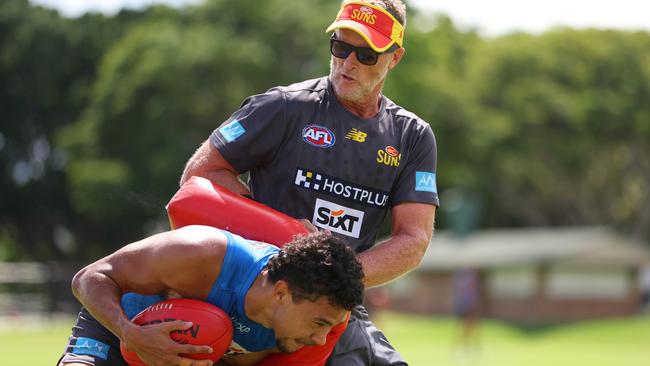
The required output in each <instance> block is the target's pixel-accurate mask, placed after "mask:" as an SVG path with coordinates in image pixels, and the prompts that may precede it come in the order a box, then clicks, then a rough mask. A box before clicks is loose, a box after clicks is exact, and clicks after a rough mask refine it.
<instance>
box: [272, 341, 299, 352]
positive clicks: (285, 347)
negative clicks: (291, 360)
mask: <svg viewBox="0 0 650 366" xmlns="http://www.w3.org/2000/svg"><path fill="white" fill-rule="evenodd" d="M304 346H305V345H304V344H292V345H287V344H286V342H281V341H276V347H277V348H278V349H279V350H280V352H282V353H291V352H296V351H297V350H299V349H301V348H302V347H304Z"/></svg>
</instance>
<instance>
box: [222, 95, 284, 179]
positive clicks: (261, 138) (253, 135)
mask: <svg viewBox="0 0 650 366" xmlns="http://www.w3.org/2000/svg"><path fill="white" fill-rule="evenodd" d="M284 106H285V100H284V94H283V93H282V92H281V91H278V90H273V91H269V92H267V93H265V94H260V95H255V96H251V97H249V98H247V99H246V100H244V102H243V103H242V105H241V106H240V108H239V109H238V110H237V111H236V112H235V113H233V114H232V115H231V116H230V118H228V119H227V120H226V121H225V122H224V123H223V124H222V125H221V126H219V127H218V128H217V129H216V130H214V131H213V132H212V134H211V135H210V142H211V143H212V144H213V145H214V147H216V148H217V150H218V151H219V153H221V155H222V156H223V157H224V158H225V159H226V161H228V163H230V165H232V167H233V168H235V169H236V170H237V171H238V172H240V173H243V172H247V171H249V170H251V169H252V168H254V167H255V166H258V165H262V164H265V163H268V162H269V161H271V160H273V158H274V157H275V155H276V153H277V152H278V150H279V149H280V147H281V145H282V143H283V140H284V138H285V136H286V131H287V129H288V126H287V124H288V122H287V121H286V118H285V113H284V110H285V108H284Z"/></svg>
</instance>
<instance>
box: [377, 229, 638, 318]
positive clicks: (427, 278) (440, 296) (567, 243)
mask: <svg viewBox="0 0 650 366" xmlns="http://www.w3.org/2000/svg"><path fill="white" fill-rule="evenodd" d="M648 264H650V249H649V248H648V246H645V245H643V243H639V242H636V241H633V240H630V239H628V238H625V237H623V236H620V235H618V234H616V233H614V232H613V231H611V230H609V229H607V228H603V227H587V228H547V229H539V228H537V229H517V230H486V231H480V232H476V233H475V234H472V235H469V236H466V237H463V238H458V237H454V236H452V235H450V234H447V233H439V232H437V233H436V234H435V236H434V238H433V240H432V242H431V244H430V246H429V249H428V251H427V253H426V255H425V257H424V259H423V261H422V264H421V265H420V267H419V268H418V269H417V270H415V271H413V272H412V273H410V274H408V275H407V276H405V277H403V278H400V279H399V280H397V281H395V282H393V283H391V284H389V285H388V289H389V291H390V301H389V302H388V303H387V305H386V306H385V307H388V308H392V309H395V310H401V311H409V312H416V313H429V314H452V312H453V304H452V298H453V297H452V275H453V273H454V272H455V271H456V270H458V269H461V268H474V269H476V270H478V273H479V284H480V293H481V296H480V297H481V302H482V312H483V316H486V317H490V318H498V319H504V320H509V321H513V322H517V323H529V324H540V323H555V322H562V321H570V320H579V319H589V318H600V317H613V316H623V315H630V314H635V313H638V312H639V311H640V310H641V308H642V302H643V290H642V288H641V280H640V278H641V276H640V273H641V270H642V269H643V268H644V267H646V266H648Z"/></svg>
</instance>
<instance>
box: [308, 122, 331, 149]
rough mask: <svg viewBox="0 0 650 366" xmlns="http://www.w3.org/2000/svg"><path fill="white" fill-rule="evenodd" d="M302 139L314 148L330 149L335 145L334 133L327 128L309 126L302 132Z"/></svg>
mask: <svg viewBox="0 0 650 366" xmlns="http://www.w3.org/2000/svg"><path fill="white" fill-rule="evenodd" d="M302 139H303V140H305V142H307V143H308V144H310V145H313V146H316V147H332V146H334V143H336V137H335V136H334V133H332V131H330V130H329V129H328V128H327V127H323V126H318V125H309V126H306V127H305V128H303V130H302Z"/></svg>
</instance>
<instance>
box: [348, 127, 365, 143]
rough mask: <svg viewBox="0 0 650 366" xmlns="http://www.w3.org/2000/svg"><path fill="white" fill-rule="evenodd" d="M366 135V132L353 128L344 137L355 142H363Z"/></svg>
mask: <svg viewBox="0 0 650 366" xmlns="http://www.w3.org/2000/svg"><path fill="white" fill-rule="evenodd" d="M367 136H368V134H367V133H365V132H362V131H359V130H357V129H356V128H353V129H351V130H350V131H349V132H348V133H347V134H346V135H345V138H346V139H348V140H353V141H356V142H365V141H366V137H367Z"/></svg>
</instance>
